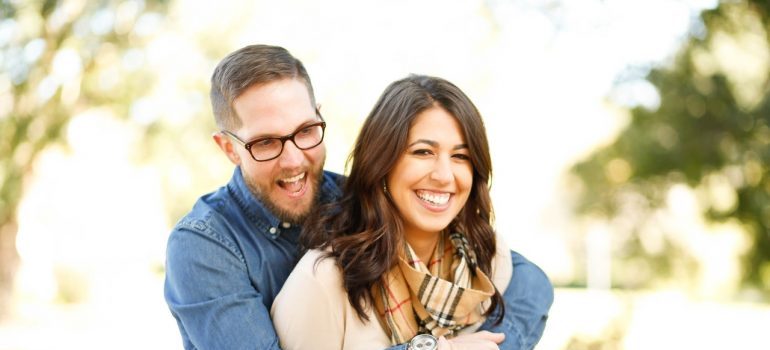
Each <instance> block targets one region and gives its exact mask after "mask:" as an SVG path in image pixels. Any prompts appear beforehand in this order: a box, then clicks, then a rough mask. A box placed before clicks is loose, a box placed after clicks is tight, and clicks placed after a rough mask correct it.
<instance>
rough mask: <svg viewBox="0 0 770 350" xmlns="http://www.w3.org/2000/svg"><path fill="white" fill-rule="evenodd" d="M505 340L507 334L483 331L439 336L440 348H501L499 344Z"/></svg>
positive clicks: (496, 349)
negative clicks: (453, 335) (446, 336)
mask: <svg viewBox="0 0 770 350" xmlns="http://www.w3.org/2000/svg"><path fill="white" fill-rule="evenodd" d="M503 340H505V334H503V333H492V332H488V331H481V332H476V333H472V334H463V335H458V336H456V337H454V338H452V339H446V338H444V337H439V338H438V350H499V348H498V347H497V344H500V343H502V342H503Z"/></svg>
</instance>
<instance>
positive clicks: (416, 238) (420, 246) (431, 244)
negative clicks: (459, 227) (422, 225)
mask: <svg viewBox="0 0 770 350" xmlns="http://www.w3.org/2000/svg"><path fill="white" fill-rule="evenodd" d="M405 237H406V241H407V243H409V246H410V247H412V250H414V253H415V254H417V257H418V258H419V259H420V261H422V262H423V263H424V264H425V266H427V265H428V264H429V263H430V258H431V256H432V255H433V252H434V251H435V250H436V245H437V244H438V240H439V237H441V232H430V233H428V232H419V233H416V232H406V235H405Z"/></svg>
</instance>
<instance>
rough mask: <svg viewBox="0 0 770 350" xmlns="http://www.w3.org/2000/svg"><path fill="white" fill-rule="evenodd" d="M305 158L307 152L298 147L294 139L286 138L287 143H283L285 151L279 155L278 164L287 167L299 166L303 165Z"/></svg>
mask: <svg viewBox="0 0 770 350" xmlns="http://www.w3.org/2000/svg"><path fill="white" fill-rule="evenodd" d="M304 158H305V153H303V151H302V150H301V149H299V148H297V145H295V144H294V142H292V140H286V143H284V144H283V151H282V152H281V155H280V156H279V157H278V165H280V166H281V168H286V169H292V168H298V167H299V166H300V165H302V161H303V159H304Z"/></svg>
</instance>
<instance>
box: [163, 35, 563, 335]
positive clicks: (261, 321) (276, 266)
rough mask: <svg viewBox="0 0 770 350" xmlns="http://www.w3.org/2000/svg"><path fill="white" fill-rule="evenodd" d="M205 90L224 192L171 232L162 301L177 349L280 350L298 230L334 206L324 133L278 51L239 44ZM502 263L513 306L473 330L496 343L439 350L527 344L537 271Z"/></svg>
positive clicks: (305, 84)
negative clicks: (229, 171)
mask: <svg viewBox="0 0 770 350" xmlns="http://www.w3.org/2000/svg"><path fill="white" fill-rule="evenodd" d="M211 85H212V86H211V104H212V108H213V112H214V117H215V119H216V123H217V126H218V128H219V129H220V130H221V131H220V132H218V133H216V134H214V136H213V137H214V141H215V142H216V143H217V145H218V146H219V148H220V149H222V151H223V152H224V153H225V155H226V156H227V157H228V158H229V159H230V161H232V162H233V164H235V165H236V167H235V170H234V172H233V176H232V179H231V180H230V182H229V183H228V184H227V185H225V186H224V187H222V188H220V189H219V190H217V191H215V192H212V193H210V194H207V195H204V196H203V197H201V198H200V199H199V200H198V202H197V203H196V204H195V206H194V207H193V209H192V211H191V212H190V213H189V214H187V215H186V216H185V217H184V218H182V219H181V220H180V221H179V222H178V223H177V225H176V226H175V227H174V230H173V231H172V233H171V235H170V237H169V241H168V247H167V260H166V285H165V298H166V302H167V303H168V305H169V308H170V310H171V313H172V315H173V316H174V318H175V319H176V320H177V324H178V326H179V330H180V332H181V335H182V340H183V343H184V347H185V349H228V350H229V349H279V345H278V339H277V337H276V335H275V331H274V329H273V325H272V322H271V320H270V316H269V310H270V307H271V305H272V303H273V300H274V298H275V296H276V295H277V294H278V291H279V290H280V289H281V286H283V283H284V282H285V280H286V278H287V277H288V275H289V273H290V272H291V269H292V268H293V266H294V263H295V262H296V261H297V248H298V247H297V244H298V237H299V234H300V231H301V227H300V226H299V224H301V223H302V221H303V219H304V218H305V216H306V215H307V214H308V213H309V212H310V210H311V209H312V208H313V207H314V206H316V205H319V204H320V203H327V202H330V201H333V200H335V199H336V198H337V197H338V196H339V195H340V188H339V186H340V182H341V181H343V180H344V179H343V178H342V177H341V176H340V175H338V174H334V173H331V172H327V171H324V170H323V165H324V160H325V157H326V148H325V145H324V143H323V136H324V131H325V128H326V124H325V122H324V120H323V118H322V117H321V114H320V113H319V111H318V109H317V108H316V103H315V98H314V94H313V88H312V84H311V82H310V77H309V76H308V74H307V71H306V70H305V68H304V66H303V65H302V63H301V62H300V61H299V60H297V59H296V58H294V57H293V56H292V55H291V54H290V53H289V52H288V51H286V50H285V49H283V48H280V47H275V46H266V45H253V46H247V47H244V48H242V49H240V50H238V51H235V52H233V53H231V54H230V55H228V56H227V57H225V58H224V59H223V60H222V62H220V63H219V65H218V66H217V68H216V69H215V71H214V74H213V75H212V78H211ZM512 256H513V264H514V276H513V278H512V280H511V283H510V285H509V288H508V289H507V290H506V291H505V294H506V296H508V295H512V296H514V297H511V298H507V299H510V300H516V302H513V303H510V304H509V303H506V313H505V318H504V319H503V321H502V322H500V323H499V324H496V325H495V324H493V322H491V321H492V320H494V318H495V317H490V318H489V321H488V322H487V323H488V324H484V325H483V326H482V328H481V329H484V330H488V331H492V332H499V333H504V334H505V341H504V342H502V341H503V334H498V333H490V332H478V333H475V334H472V335H468V336H461V337H457V338H453V339H450V340H449V342H446V341H445V340H443V339H442V343H441V344H440V345H439V349H448V348H449V346H452V349H454V350H459V349H472V348H479V346H487V347H489V348H496V347H497V346H496V345H495V344H497V343H501V342H502V343H501V344H500V346H501V347H502V348H505V349H508V348H510V349H530V348H532V347H534V345H535V344H536V343H537V341H538V340H539V339H540V336H541V335H542V330H543V327H544V325H545V319H546V315H547V312H548V308H549V307H550V304H551V301H552V298H553V294H552V288H551V285H550V282H548V280H547V278H546V277H545V275H544V274H543V273H542V271H540V270H539V269H538V268H537V267H536V266H534V265H533V264H531V263H529V262H528V261H526V260H524V259H523V258H522V257H521V256H520V255H518V254H516V253H512ZM309 292H312V291H309ZM509 293H513V294H509ZM296 336H298V337H301V336H303V335H302V334H297V335H296ZM406 348H407V344H402V345H399V346H396V347H393V349H406Z"/></svg>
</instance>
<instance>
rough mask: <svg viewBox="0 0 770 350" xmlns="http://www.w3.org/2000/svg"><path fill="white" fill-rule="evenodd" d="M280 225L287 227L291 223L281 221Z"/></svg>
mask: <svg viewBox="0 0 770 350" xmlns="http://www.w3.org/2000/svg"><path fill="white" fill-rule="evenodd" d="M281 227H283V228H289V227H291V224H290V223H288V222H283V223H281Z"/></svg>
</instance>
